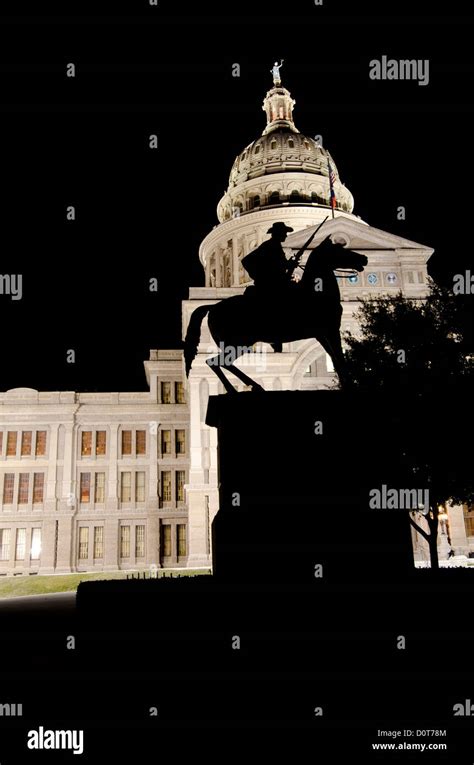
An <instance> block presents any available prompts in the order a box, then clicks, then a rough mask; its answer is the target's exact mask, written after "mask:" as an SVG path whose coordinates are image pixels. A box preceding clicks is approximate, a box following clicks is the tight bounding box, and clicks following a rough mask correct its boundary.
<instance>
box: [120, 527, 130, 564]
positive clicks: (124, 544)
mask: <svg viewBox="0 0 474 765" xmlns="http://www.w3.org/2000/svg"><path fill="white" fill-rule="evenodd" d="M120 557H121V558H130V526H121V527H120Z"/></svg>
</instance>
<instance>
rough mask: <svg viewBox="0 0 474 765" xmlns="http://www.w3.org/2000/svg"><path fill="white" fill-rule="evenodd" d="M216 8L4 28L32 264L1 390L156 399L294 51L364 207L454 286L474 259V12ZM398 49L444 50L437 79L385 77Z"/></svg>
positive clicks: (9, 247) (316, 121)
mask: <svg viewBox="0 0 474 765" xmlns="http://www.w3.org/2000/svg"><path fill="white" fill-rule="evenodd" d="M256 5H258V7H259V11H258V13H260V14H261V15H260V16H256V15H253V16H252V15H250V13H249V9H251V8H255V7H256ZM211 7H212V6H211V3H201V4H199V5H198V4H196V3H189V4H188V6H186V5H185V4H182V3H177V2H175V0H173V2H171V1H170V2H168V3H167V2H165V0H160V8H159V9H155V8H150V7H148V2H145V0H129V2H122V3H115V2H109V3H101V2H100V0H95V1H94V2H90V1H89V0H84V1H83V2H80V3H79V2H77V3H72V2H65V0H63V2H62V3H61V4H59V3H58V4H56V6H55V4H54V3H49V4H48V2H45V3H42V8H43V13H42V16H41V18H39V17H36V22H35V23H33V21H34V20H33V19H29V18H28V15H27V14H28V13H29V12H31V13H37V12H38V11H37V6H36V4H33V3H30V4H28V3H26V4H25V3H24V4H22V11H23V16H22V17H21V18H19V17H13V16H11V17H6V16H5V15H4V16H3V18H2V19H1V21H2V23H1V26H0V81H1V90H2V97H1V99H2V105H1V112H2V113H1V125H2V127H1V136H2V143H1V158H2V173H1V175H2V190H3V193H2V207H1V224H0V225H1V229H2V248H1V253H2V256H1V261H2V265H1V268H0V273H1V274H12V273H21V274H23V299H22V300H19V301H11V299H10V297H9V296H6V295H0V319H1V327H2V365H1V379H0V390H7V389H9V388H13V387H20V386H26V387H32V388H38V389H39V390H82V391H93V390H105V391H107V390H110V391H133V390H137V391H138V390H146V380H145V375H144V371H143V361H144V359H146V358H148V352H149V349H150V348H166V347H180V343H181V340H180V338H181V307H180V301H181V300H182V299H183V298H185V297H186V295H187V291H188V289H189V287H190V286H201V285H203V284H204V277H203V272H202V269H201V266H200V264H199V260H198V248H199V244H200V242H201V240H202V239H203V238H204V236H205V235H206V234H207V233H208V232H209V231H210V229H211V228H212V227H213V226H214V225H215V224H216V223H217V216H216V206H217V203H218V201H219V199H220V197H221V196H222V194H223V192H224V190H225V189H226V187H227V183H228V176H229V172H230V168H231V166H232V163H233V161H234V158H235V156H236V155H237V154H238V153H239V152H241V151H242V150H243V148H244V147H245V146H246V145H247V144H248V143H249V142H250V141H253V140H254V139H255V138H257V137H258V136H259V135H260V134H261V132H262V130H263V128H264V126H265V115H264V113H263V111H262V109H261V106H262V102H263V98H264V96H265V93H266V91H267V90H268V89H269V88H270V87H271V85H272V78H271V75H270V72H269V70H270V68H271V66H272V63H273V61H274V60H277V59H278V60H279V59H280V58H284V59H285V63H284V67H283V69H282V81H283V85H284V86H285V87H287V88H288V89H289V90H290V92H291V94H292V96H293V98H295V99H296V107H295V112H294V117H295V124H296V126H297V127H298V129H299V130H300V131H301V132H302V133H304V134H307V135H310V136H315V135H317V134H321V135H322V136H323V142H324V146H325V147H326V148H327V149H329V151H330V152H331V154H332V156H333V157H334V160H335V162H336V164H337V167H338V170H339V174H340V177H341V180H342V181H343V182H344V183H345V184H346V185H347V186H348V188H349V189H350V190H351V192H352V194H353V195H354V198H355V208H354V213H356V214H358V215H360V216H361V217H362V218H363V219H364V220H365V221H367V222H368V223H369V224H371V225H372V226H375V227H377V228H381V229H385V230H387V231H390V232H393V233H394V234H399V235H401V236H406V237H407V238H409V239H413V240H415V241H418V242H421V243H424V244H427V245H430V246H432V247H434V248H435V250H436V256H435V257H434V258H433V259H432V263H431V264H430V271H431V272H432V273H433V274H434V275H435V276H436V277H437V278H444V279H445V280H446V279H448V280H449V279H452V276H451V275H452V274H453V273H458V272H459V271H460V270H461V269H462V270H465V269H466V268H469V267H471V268H472V267H473V265H472V244H471V243H470V242H469V240H470V239H471V238H472V237H471V233H470V232H471V215H472V211H471V200H472V190H471V184H472V150H471V143H472V135H473V119H472V117H473V109H472V75H473V63H472V59H471V50H472V22H468V21H467V20H466V19H464V20H463V19H461V18H460V17H459V18H458V19H456V18H455V17H452V18H451V19H443V18H441V17H438V18H437V17H434V16H432V17H431V16H426V15H425V16H423V15H421V14H422V11H423V5H422V4H416V3H403V2H398V3H396V4H393V7H392V8H391V7H390V5H386V4H384V9H385V13H390V12H392V13H393V14H395V13H399V14H406V15H405V16H404V17H401V16H400V17H398V18H390V17H388V16H387V17H385V18H382V17H380V16H378V17H372V16H370V13H371V11H373V9H374V8H376V7H377V6H376V5H375V4H374V5H372V7H371V6H370V5H369V4H365V5H364V3H361V4H357V6H355V5H354V4H351V5H350V6H349V5H347V6H346V8H351V9H352V10H350V11H349V12H350V13H351V14H352V15H351V16H350V17H348V16H345V15H344V13H345V6H344V5H343V4H341V3H336V2H329V0H325V3H324V7H323V8H317V7H315V6H314V3H313V2H310V1H309V0H308V1H307V2H292V3H291V13H292V15H291V16H290V15H282V12H281V8H283V10H284V11H285V10H286V13H287V14H288V12H289V10H288V9H289V7H290V6H289V4H287V5H286V9H285V7H284V6H283V5H282V6H280V11H278V6H277V4H274V3H272V4H269V5H268V6H267V5H265V4H263V3H262V4H256V3H252V4H250V3H236V4H233V5H232V4H229V3H226V4H223V5H222V13H224V11H231V12H233V14H234V15H230V13H227V15H226V16H224V15H223V16H220V17H213V16H211V15H210V13H211V11H210V9H211ZM379 7H380V4H379ZM425 7H426V8H429V5H428V4H426V5H425ZM355 8H357V14H355ZM58 9H61V10H60V11H58ZM66 9H67V10H66ZM265 9H267V12H266V13H265V14H264V10H265ZM5 12H6V11H3V10H2V13H4V14H5ZM55 12H56V13H59V12H61V13H62V14H63V16H61V17H60V16H54V13H55ZM66 12H67V13H69V14H70V16H69V17H67V16H65V15H64V14H65V13H66ZM79 12H80V13H81V14H82V16H77V17H74V16H73V14H74V13H79ZM379 12H380V11H379ZM48 13H49V14H51V15H50V16H48ZM101 13H102V14H104V15H102V16H101V15H100V14H101ZM106 13H109V14H111V15H109V16H106V15H105V14H106ZM134 13H135V14H137V13H138V14H141V15H138V16H133V14H134ZM177 13H179V14H180V16H178V15H174V14H177ZM86 14H89V15H86ZM408 14H409V15H408ZM415 14H419V15H418V16H417V15H415ZM384 54H385V55H387V56H388V57H393V58H415V59H425V58H429V59H430V83H429V85H427V86H426V87H423V86H419V85H418V84H417V83H416V82H409V81H408V82H407V81H405V82H393V81H380V82H376V81H371V80H370V79H369V76H368V71H369V61H370V60H371V59H373V58H380V57H381V56H382V55H384ZM69 62H73V63H75V64H76V67H77V75H76V78H75V79H68V78H67V77H66V74H65V72H66V64H67V63H69ZM233 63H239V64H240V66H241V76H240V78H235V77H232V64H233ZM151 133H156V134H158V142H159V148H158V150H157V151H152V150H150V149H149V148H148V136H149V135H150V134H151ZM68 205H75V206H76V211H77V220H76V221H75V222H66V207H67V206H68ZM400 205H403V206H404V207H405V208H406V220H405V221H398V220H397V208H398V206H400ZM150 277H157V278H158V281H159V290H158V293H150V292H149V289H148V280H149V278H150ZM68 349H74V350H75V352H76V363H75V364H68V363H67V361H66V353H67V350H68Z"/></svg>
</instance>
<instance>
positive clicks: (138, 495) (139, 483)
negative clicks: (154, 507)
mask: <svg viewBox="0 0 474 765" xmlns="http://www.w3.org/2000/svg"><path fill="white" fill-rule="evenodd" d="M135 501H136V502H144V501H145V473H144V472H142V471H140V472H139V473H135Z"/></svg>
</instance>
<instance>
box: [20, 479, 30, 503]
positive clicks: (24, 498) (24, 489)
mask: <svg viewBox="0 0 474 765" xmlns="http://www.w3.org/2000/svg"><path fill="white" fill-rule="evenodd" d="M29 486H30V476H29V473H20V480H19V484H18V504H19V505H26V504H27V503H28V489H29Z"/></svg>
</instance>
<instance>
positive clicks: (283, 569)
mask: <svg viewBox="0 0 474 765" xmlns="http://www.w3.org/2000/svg"><path fill="white" fill-rule="evenodd" d="M381 406H382V402H377V401H375V400H374V397H373V396H370V398H369V397H364V396H361V395H360V394H357V395H355V394H354V395H347V393H342V392H340V391H307V392H300V391H294V392H293V391H275V392H267V393H265V394H257V393H255V394H253V393H248V394H240V395H237V396H230V395H223V396H214V397H211V398H210V400H209V407H208V414H207V420H206V422H207V424H208V425H211V426H214V427H216V428H217V429H218V443H219V455H218V465H219V493H220V509H219V512H218V514H217V516H216V518H215V520H214V524H213V572H214V577H215V578H216V579H218V580H222V581H227V582H240V583H242V582H249V583H250V582H253V583H267V584H275V583H278V582H280V583H285V582H286V583H290V582H291V583H299V584H302V585H305V584H309V583H310V582H311V581H313V582H314V579H315V578H316V579H317V578H322V579H324V580H325V582H326V583H328V584H334V585H344V584H346V583H348V584H354V583H355V582H361V583H363V582H370V581H371V580H373V579H374V578H376V579H377V580H378V581H382V580H383V581H397V580H399V579H400V577H405V576H406V575H408V574H409V573H410V572H412V571H413V553H412V546H411V533H410V525H409V517H408V512H407V511H403V510H387V509H371V508H370V507H369V500H370V491H371V490H372V489H374V488H375V489H376V488H380V486H381V484H382V483H383V476H384V474H385V473H386V472H387V471H386V461H387V460H390V456H389V449H388V439H390V438H392V439H393V438H394V435H396V434H395V433H394V427H395V425H393V423H390V421H389V418H384V417H381V416H380V415H379V414H377V413H374V410H375V412H378V410H380V408H381Z"/></svg>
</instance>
